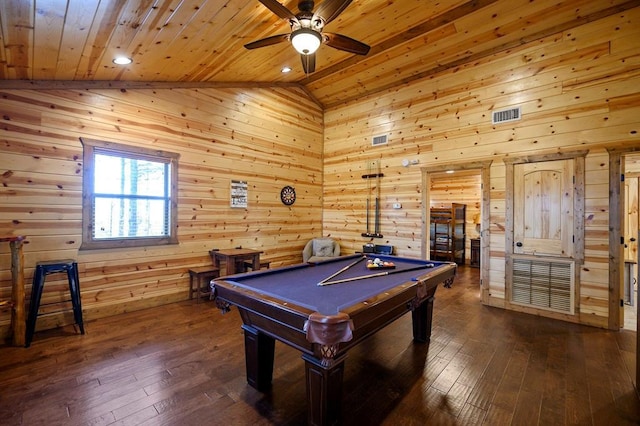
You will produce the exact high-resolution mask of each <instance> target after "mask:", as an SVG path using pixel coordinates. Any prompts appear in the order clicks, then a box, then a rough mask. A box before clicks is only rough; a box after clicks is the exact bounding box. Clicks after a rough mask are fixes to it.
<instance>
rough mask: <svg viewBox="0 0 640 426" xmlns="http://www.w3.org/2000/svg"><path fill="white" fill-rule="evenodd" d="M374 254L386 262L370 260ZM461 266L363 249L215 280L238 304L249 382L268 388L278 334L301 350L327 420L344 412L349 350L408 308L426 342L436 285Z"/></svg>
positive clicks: (227, 299) (312, 409)
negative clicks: (380, 263) (330, 258)
mask: <svg viewBox="0 0 640 426" xmlns="http://www.w3.org/2000/svg"><path fill="white" fill-rule="evenodd" d="M373 258H378V259H379V260H380V262H382V265H381V266H380V267H372V266H371V265H368V263H370V261H371V260H373ZM384 262H387V264H386V265H385V264H384ZM455 273H456V264H455V263H451V262H436V261H428V260H417V259H409V258H402V257H397V256H382V255H364V254H363V255H359V254H357V255H353V256H342V257H338V258H335V259H334V260H328V261H324V262H319V263H310V264H307V263H303V264H298V265H293V266H287V267H282V268H276V269H268V270H260V271H255V272H250V273H246V274H239V275H232V276H226V277H220V278H217V279H214V280H213V281H212V282H211V288H212V292H213V293H212V294H213V297H214V298H215V300H216V305H217V306H218V307H219V308H220V309H222V311H223V312H227V311H228V310H229V309H230V307H231V305H235V306H236V307H237V308H238V310H239V312H240V316H241V318H242V321H243V326H242V328H243V330H244V336H245V357H246V372H247V381H248V383H249V384H250V385H251V386H253V387H254V388H256V389H258V390H260V391H266V390H268V389H269V388H270V386H271V380H272V375H273V361H274V346H275V340H276V339H277V340H280V341H281V342H283V343H286V344H288V345H290V346H292V347H294V348H296V349H298V350H300V351H301V352H302V358H303V359H304V361H305V373H306V387H307V403H308V419H309V424H313V425H327V424H336V423H338V422H339V419H340V411H341V400H342V395H341V392H342V376H343V371H344V361H345V358H346V354H347V351H348V350H349V349H350V348H352V347H353V346H355V345H357V344H358V343H360V342H361V341H362V340H364V339H365V338H367V337H368V336H371V335H372V334H374V333H375V332H377V331H378V330H380V329H381V328H383V327H384V326H386V325H388V324H390V323H391V322H393V321H394V320H396V319H398V318H400V317H401V316H402V315H404V314H405V313H407V312H409V311H411V313H412V319H413V338H414V340H416V341H418V342H427V341H428V340H429V338H430V335H431V316H432V312H433V299H434V294H435V292H436V288H437V287H438V284H439V283H445V285H451V283H452V281H453V278H454V276H455Z"/></svg>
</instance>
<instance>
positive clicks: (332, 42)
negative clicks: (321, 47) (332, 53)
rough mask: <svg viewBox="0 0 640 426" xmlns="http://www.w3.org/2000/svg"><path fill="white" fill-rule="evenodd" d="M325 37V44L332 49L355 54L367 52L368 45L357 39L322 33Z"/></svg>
mask: <svg viewBox="0 0 640 426" xmlns="http://www.w3.org/2000/svg"><path fill="white" fill-rule="evenodd" d="M322 36H323V37H324V38H325V44H326V45H327V46H331V47H333V48H334V49H338V50H344V51H346V52H351V53H355V54H356V55H366V54H367V53H369V49H370V47H369V46H368V45H366V44H364V43H362V42H359V41H358V40H354V39H352V38H351V37H347V36H344V35H342V34H332V33H322Z"/></svg>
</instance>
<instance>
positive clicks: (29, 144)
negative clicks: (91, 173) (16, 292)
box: [0, 89, 323, 328]
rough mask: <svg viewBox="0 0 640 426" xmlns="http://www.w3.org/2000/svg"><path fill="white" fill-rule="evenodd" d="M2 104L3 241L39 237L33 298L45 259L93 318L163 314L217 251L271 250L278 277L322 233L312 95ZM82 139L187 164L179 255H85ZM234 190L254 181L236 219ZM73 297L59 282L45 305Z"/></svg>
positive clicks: (30, 99)
mask: <svg viewBox="0 0 640 426" xmlns="http://www.w3.org/2000/svg"><path fill="white" fill-rule="evenodd" d="M0 96H1V97H2V99H1V109H2V116H3V121H2V133H1V135H2V136H1V138H2V148H1V150H2V155H1V156H0V176H1V177H2V187H1V188H0V200H1V204H0V234H7V233H10V234H20V235H26V237H27V241H26V244H25V246H24V247H25V248H24V252H25V265H26V270H25V276H26V281H27V284H28V286H27V297H28V295H29V288H30V284H31V280H32V276H33V268H34V266H35V263H36V262H37V261H42V260H52V259H65V258H74V259H77V260H78V263H79V268H80V282H81V290H82V303H83V308H84V310H85V320H90V319H91V318H95V317H99V316H107V315H113V314H115V313H119V312H124V311H130V310H134V309H139V308H145V307H149V306H156V305H160V304H163V303H167V302H171V301H175V300H180V299H185V298H187V297H188V283H189V275H188V273H187V270H188V269H189V268H190V267H193V266H203V265H210V264H211V260H210V258H209V257H208V254H207V251H208V250H209V249H211V248H214V247H217V248H230V247H236V246H242V247H249V248H256V249H261V250H264V254H263V256H262V258H263V259H265V260H267V261H270V262H271V263H272V265H274V266H278V265H281V264H290V263H294V262H300V261H302V248H303V247H304V244H305V243H306V242H307V241H308V240H309V239H311V238H313V237H315V236H320V235H321V234H322V216H321V211H320V209H319V208H318V206H319V205H320V203H321V199H322V131H323V130H322V126H323V118H322V110H321V109H320V108H319V107H318V106H317V105H316V104H315V103H313V102H312V101H310V100H309V98H308V97H307V96H306V95H305V94H304V93H303V92H302V91H301V90H297V89H295V90H294V89H247V90H238V89H198V90H193V89H191V90H190V89H173V90H170V89H156V90H151V89H143V90H113V89H112V90H99V89H92V90H43V91H31V90H5V91H3V92H2V93H1V94H0ZM80 137H84V138H93V139H101V140H107V141H114V142H119V143H125V144H133V145H139V146H145V147H150V148H153V149H160V150H166V151H171V152H177V153H179V154H180V161H179V194H178V196H179V212H178V214H179V224H178V225H179V240H180V244H179V245H177V246H164V247H145V248H133V249H118V250H91V251H87V250H79V247H80V243H81V240H82V238H81V237H82V235H81V232H82V223H81V222H82V221H81V212H82V209H81V207H82V206H81V200H82V163H81V161H82V146H81V143H80V140H79V138H80ZM231 179H239V180H246V181H247V182H248V187H249V202H248V203H249V206H248V208H247V209H231V208H230V206H229V204H230V203H229V192H230V190H229V188H230V180H231ZM285 185H292V186H294V187H295V188H296V190H297V193H298V199H297V201H296V202H295V204H294V205H293V206H291V207H287V206H285V205H283V204H282V203H281V201H280V189H281V188H282V187H283V186H285ZM7 246H8V245H7ZM66 288H67V284H66V281H60V280H59V279H57V277H56V276H51V278H50V280H47V283H46V285H45V293H44V296H43V301H42V303H43V304H44V303H48V302H57V301H60V300H63V299H65V298H66V296H65V295H64V293H65V290H66ZM9 295H10V257H9V251H8V247H0V299H2V298H6V297H8V296H9ZM52 308H55V309H59V308H60V306H54V307H52ZM43 310H45V308H43ZM0 315H1V316H0V327H7V324H8V321H9V315H8V312H3V313H1V314H0ZM68 322H73V320H72V317H71V315H70V314H69V315H65V316H60V315H53V316H51V317H43V318H41V319H39V320H38V328H46V327H51V326H53V325H56V324H62V323H68Z"/></svg>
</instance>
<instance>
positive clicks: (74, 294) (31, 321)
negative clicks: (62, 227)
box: [24, 260, 84, 348]
mask: <svg viewBox="0 0 640 426" xmlns="http://www.w3.org/2000/svg"><path fill="white" fill-rule="evenodd" d="M59 272H66V273H67V279H68V281H69V292H70V293H71V303H72V305H73V318H74V320H75V322H76V324H78V327H80V333H81V334H84V324H83V322H82V305H81V302H80V279H79V278H78V264H77V263H76V261H75V260H52V261H47V262H38V263H36V270H35V273H34V274H33V285H32V286H31V303H30V304H29V316H28V318H27V333H26V340H25V345H24V346H25V347H26V348H28V347H29V346H30V345H31V339H32V338H33V332H34V331H35V329H36V319H38V310H39V308H40V299H41V297H42V290H43V289H44V281H45V279H46V277H47V275H49V274H55V273H59Z"/></svg>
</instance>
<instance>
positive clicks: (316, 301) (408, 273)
mask: <svg viewBox="0 0 640 426" xmlns="http://www.w3.org/2000/svg"><path fill="white" fill-rule="evenodd" d="M361 258H362V259H363V260H361V261H359V262H357V263H356V261H357V260H358V259H361ZM375 258H379V259H380V260H381V261H387V262H392V263H393V264H394V265H395V267H394V268H393V269H369V268H367V260H368V259H375ZM354 263H355V264H354ZM352 264H354V265H353V266H351V267H349V268H348V269H346V270H344V271H343V272H341V273H340V274H338V275H336V276H335V277H333V278H331V279H330V280H329V282H332V281H338V280H344V279H352V278H356V277H362V276H370V275H374V274H383V273H385V272H386V273H388V274H386V275H380V276H372V277H368V278H366V279H355V280H352V281H347V282H340V283H336V284H330V285H318V283H319V282H321V281H322V280H325V279H326V278H328V277H330V276H331V275H333V274H335V273H336V272H338V271H340V270H341V269H343V268H345V267H347V266H349V265H352ZM445 265H450V263H448V262H437V261H431V260H419V259H411V258H404V257H396V256H383V255H366V256H365V255H359V254H357V255H353V256H343V257H339V258H336V259H335V260H329V261H325V262H320V263H316V264H300V265H293V266H290V267H283V268H277V269H271V270H261V271H256V272H251V273H247V274H240V275H234V276H229V277H223V278H222V279H224V280H225V281H227V282H229V283H233V284H235V285H237V286H238V287H240V288H246V289H247V290H251V291H253V292H256V293H259V294H262V295H265V296H268V297H271V298H277V299H279V300H281V301H282V302H285V303H286V302H289V303H295V304H296V305H298V306H302V307H305V308H307V309H310V310H313V311H316V312H318V313H321V314H325V315H334V314H336V313H338V312H339V311H342V310H344V309H345V308H347V307H349V306H352V305H354V304H356V303H360V302H362V301H365V300H368V299H371V298H375V297H376V296H377V295H379V294H381V293H384V292H385V291H387V290H390V289H392V288H394V287H397V286H399V285H403V284H407V285H410V283H412V282H415V281H416V280H417V279H418V278H420V277H423V276H424V275H425V274H429V273H431V272H436V271H437V270H438V269H439V268H443V267H445Z"/></svg>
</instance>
